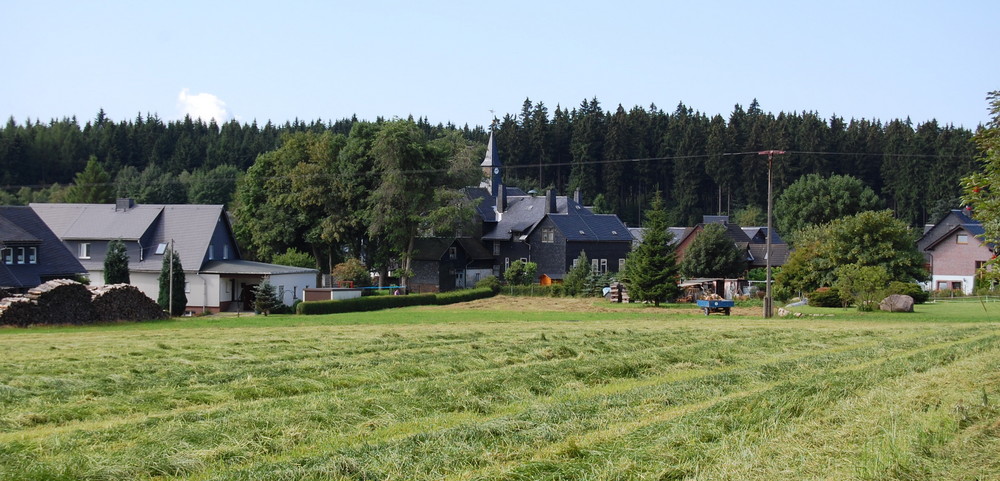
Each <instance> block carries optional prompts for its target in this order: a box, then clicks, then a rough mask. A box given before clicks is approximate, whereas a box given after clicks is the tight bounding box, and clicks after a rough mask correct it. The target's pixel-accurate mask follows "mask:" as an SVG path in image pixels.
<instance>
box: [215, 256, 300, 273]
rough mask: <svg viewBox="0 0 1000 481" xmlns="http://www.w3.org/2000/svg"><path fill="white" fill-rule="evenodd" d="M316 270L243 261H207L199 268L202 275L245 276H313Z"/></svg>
mask: <svg viewBox="0 0 1000 481" xmlns="http://www.w3.org/2000/svg"><path fill="white" fill-rule="evenodd" d="M316 272H318V271H317V270H316V269H312V268H308V267H295V266H282V265H278V264H266V263H264V262H254V261H248V260H243V259H235V260H233V259H230V260H216V261H208V262H206V263H205V265H204V266H202V268H201V273H203V274H226V275H229V274H247V275H263V276H269V275H275V274H315V273H316Z"/></svg>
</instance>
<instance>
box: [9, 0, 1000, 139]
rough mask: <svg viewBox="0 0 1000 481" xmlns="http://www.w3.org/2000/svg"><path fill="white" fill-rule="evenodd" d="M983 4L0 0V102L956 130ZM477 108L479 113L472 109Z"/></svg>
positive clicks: (987, 65)
mask: <svg viewBox="0 0 1000 481" xmlns="http://www.w3.org/2000/svg"><path fill="white" fill-rule="evenodd" d="M997 19H1000V2H997V1H996V0H988V1H987V0H983V1H973V0H955V1H952V2H940V1H934V2H931V1H921V0H911V1H895V0H891V1H880V0H868V1H853V0H848V1H836V2H810V1H801V0H799V1H782V2H777V1H766V0H760V1H713V0H702V1H672V0H661V1H629V0H619V1H617V2H610V1H600V2H591V1H585V0H580V1H573V2H562V1H541V0H534V1H520V0H508V1H504V2H469V1H426V2H414V1H379V0H363V1H357V0H355V1H351V2H341V1H334V0H330V1H298V0H286V1H284V2H274V1H272V2H259V1H253V0H248V1H231V2H219V1H206V0H202V1H197V2H195V1H186V0H178V1H171V2H136V1H97V2H80V1H46V0H31V1H28V0H7V1H5V2H4V8H3V9H2V13H0V31H2V32H4V36H5V37H6V38H7V47H6V48H5V49H4V54H3V55H2V56H0V116H2V117H3V119H4V120H6V119H8V118H10V117H13V118H14V120H15V121H16V122H18V123H23V122H25V121H26V120H27V119H32V120H40V121H42V122H47V121H49V120H52V119H61V118H65V117H73V116H75V117H76V118H77V120H78V121H79V122H80V123H81V124H83V123H85V122H87V121H90V120H93V119H94V118H95V117H96V115H97V112H98V111H99V110H100V109H104V111H105V113H106V115H107V116H108V117H109V118H111V119H112V120H115V121H120V120H131V119H134V118H135V117H136V116H137V115H140V114H141V115H143V116H145V115H147V114H156V115H158V116H159V117H160V118H161V119H163V120H167V121H170V120H177V119H182V118H183V117H184V116H185V115H191V116H192V117H200V118H202V119H204V120H205V121H208V120H209V119H211V118H215V119H216V120H217V121H218V122H220V123H221V122H226V121H229V120H232V119H235V120H237V121H239V122H243V123H249V122H253V121H257V122H258V123H260V124H263V123H266V122H267V121H272V122H274V123H276V124H283V123H284V122H286V121H292V120H295V119H300V120H304V121H312V120H317V119H322V120H324V121H332V120H337V119H342V118H348V117H351V116H352V115H357V117H358V118H359V119H362V120H375V118H376V117H380V116H381V117H384V118H394V117H403V118H405V117H407V116H409V115H412V116H414V117H426V118H427V119H428V120H429V121H430V122H431V123H433V124H437V123H448V122H451V123H454V124H456V125H458V126H462V125H465V124H468V125H470V126H475V125H488V124H489V122H490V120H491V119H492V117H493V116H494V115H496V116H497V117H501V118H502V117H503V116H504V115H505V114H508V113H510V114H514V115H516V114H517V113H519V112H520V110H521V106H522V104H523V103H524V101H525V99H530V101H531V102H532V103H538V102H542V103H544V104H545V105H546V106H547V107H548V108H549V112H550V114H551V113H552V112H553V111H554V110H555V108H556V106H562V107H563V108H575V107H578V106H579V105H580V104H581V102H583V101H584V100H587V99H592V98H596V99H597V100H598V101H599V102H600V104H601V106H602V108H604V109H605V110H608V111H614V110H615V109H617V107H618V105H621V106H623V107H624V108H625V109H626V110H627V109H630V108H632V107H634V106H641V107H646V108H648V107H649V106H650V105H651V104H655V105H656V106H657V107H658V108H660V109H662V110H666V111H668V112H672V111H673V110H674V109H675V108H676V107H677V105H678V104H679V103H681V102H683V103H684V104H685V105H686V106H687V107H689V108H692V109H694V110H697V111H700V112H702V113H704V114H706V115H708V116H714V115H716V114H721V115H722V116H723V117H725V118H727V119H728V117H729V114H730V113H731V112H732V111H733V108H734V106H735V105H737V104H739V105H741V106H743V107H744V108H746V106H748V105H749V104H750V103H751V102H752V101H753V100H754V99H757V101H758V102H759V104H760V107H761V108H762V109H763V110H764V111H766V112H772V113H775V114H777V113H779V112H803V111H810V112H817V113H818V114H819V115H820V116H821V117H823V118H827V119H829V118H830V117H831V116H833V115H837V116H840V117H843V118H845V119H847V120H850V119H851V118H856V119H861V118H865V119H869V120H876V119H877V120H882V121H887V120H891V119H896V118H900V119H905V118H907V117H909V118H910V119H911V120H912V121H913V122H914V123H915V124H919V123H923V122H926V121H929V120H932V119H933V120H937V121H938V123H940V124H942V125H948V124H952V125H955V126H958V127H965V128H969V129H975V128H976V126H977V125H979V124H981V123H982V124H985V123H986V122H987V121H988V120H989V116H988V106H987V102H986V95H987V93H988V92H989V91H992V90H1000V37H998V36H997V35H996V33H995V32H996V25H995V24H996V21H997ZM491 112H493V113H491Z"/></svg>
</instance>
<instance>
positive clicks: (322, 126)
mask: <svg viewBox="0 0 1000 481" xmlns="http://www.w3.org/2000/svg"><path fill="white" fill-rule="evenodd" d="M382 121H383V119H376V120H375V121H374V123H380V122H382ZM358 122H362V121H359V120H358V119H357V118H350V119H341V120H336V121H322V120H316V121H310V122H305V121H301V120H295V121H293V122H286V123H284V124H282V125H276V124H272V123H271V122H267V123H266V124H264V125H259V124H258V123H257V122H252V123H250V124H247V123H239V122H237V121H235V120H234V121H229V122H226V123H224V124H222V125H218V124H216V123H215V122H214V121H212V122H209V123H205V122H203V121H200V120H192V119H190V118H185V119H183V120H180V121H170V122H164V121H163V120H161V119H160V118H158V117H157V116H156V115H145V116H143V115H138V116H136V117H135V118H134V119H131V120H119V121H115V120H112V119H110V118H108V117H107V116H106V115H105V113H104V112H103V110H102V111H100V112H98V114H97V115H96V117H95V118H94V119H92V120H88V121H86V122H84V123H83V124H82V125H81V123H80V122H79V121H78V120H77V119H76V118H64V119H61V120H51V121H49V122H47V123H43V122H41V121H38V120H30V119H29V120H27V121H25V122H23V123H19V122H17V121H15V120H14V119H13V118H11V119H10V120H8V121H7V123H6V124H5V125H4V126H3V128H2V129H0V188H2V191H0V203H3V204H24V203H28V202H63V201H67V198H66V191H67V189H66V186H67V185H68V184H71V183H72V182H73V181H74V179H75V178H77V177H76V176H77V175H78V174H79V173H81V172H83V171H84V168H85V167H86V165H87V162H88V160H89V159H92V158H93V159H96V160H97V162H98V163H99V164H100V166H101V167H103V169H104V171H105V172H107V173H108V174H109V176H108V180H107V183H108V184H109V186H110V187H111V188H112V194H113V195H115V196H119V197H126V196H127V197H132V198H135V199H136V200H137V201H139V202H140V203H185V202H191V203H230V202H231V201H232V199H233V191H234V190H235V188H236V177H237V176H239V175H241V173H243V172H246V171H247V169H248V168H249V167H250V166H251V165H253V163H254V161H255V160H256V158H257V156H258V155H260V154H263V153H266V152H269V151H272V150H275V149H277V148H278V147H280V146H281V145H282V142H283V138H285V136H286V135H287V134H291V133H296V132H314V133H323V132H333V133H337V134H343V135H348V134H349V133H350V131H351V129H352V127H353V126H354V125H355V124H356V123H358ZM414 122H415V123H416V125H417V126H418V127H419V128H420V130H422V131H424V133H425V134H426V135H427V136H428V137H429V138H436V137H440V136H442V135H444V134H446V133H448V132H454V131H457V132H460V133H461V135H462V136H463V137H464V138H465V139H467V140H468V141H469V142H470V143H471V144H472V145H475V146H476V147H477V148H480V149H485V144H486V140H487V137H488V130H487V129H486V128H484V127H482V126H475V127H471V128H470V127H469V126H468V125H465V126H463V127H458V126H455V125H452V124H437V125H432V124H430V123H429V122H428V121H427V119H426V118H419V119H416V120H415V121H414ZM973 133H974V132H972V131H969V130H968V129H964V128H957V127H954V126H952V125H940V124H938V123H937V121H935V120H927V121H922V122H917V123H914V122H913V121H911V120H910V119H908V118H907V119H905V120H901V119H893V120H890V121H881V120H877V119H876V120H866V119H853V118H852V119H849V120H845V119H844V118H842V117H838V116H832V117H830V118H822V117H820V116H819V115H818V114H816V113H814V112H810V111H802V112H798V113H786V112H781V113H778V114H774V113H770V112H766V111H764V110H763V109H762V108H761V106H759V105H758V103H757V102H756V100H754V101H753V102H751V103H750V104H749V106H748V107H746V108H744V107H743V106H740V105H736V106H735V107H734V108H733V111H732V112H730V113H729V114H728V116H723V115H721V114H718V115H714V116H711V117H709V116H708V115H707V114H704V113H701V112H698V111H696V110H693V109H691V108H690V107H687V106H685V105H683V104H680V105H678V106H677V107H676V108H675V109H674V110H673V111H665V110H661V109H659V108H657V107H656V106H653V105H651V106H649V107H648V108H644V107H638V106H637V107H632V108H631V109H628V110H626V109H624V108H622V107H621V106H618V107H617V108H615V109H609V110H606V109H605V108H604V107H602V106H601V104H600V103H599V102H598V100H597V99H591V100H585V101H583V102H581V104H580V105H579V106H577V107H575V108H563V107H560V106H557V107H556V108H555V109H554V110H552V111H550V110H549V108H548V107H547V106H546V105H545V104H544V103H543V102H532V101H531V100H530V99H526V100H525V101H524V104H523V106H522V109H521V111H520V112H518V113H516V114H507V115H504V116H503V117H502V118H500V119H497V121H496V131H495V135H496V137H497V146H498V149H499V155H500V158H501V161H502V162H503V164H504V165H505V166H506V167H507V169H506V173H505V176H506V182H507V184H509V185H514V186H518V187H521V188H522V189H524V190H526V191H527V190H529V189H536V190H537V191H539V192H541V191H542V190H543V189H545V188H555V189H556V190H557V191H558V192H560V193H562V194H566V193H570V192H572V191H574V190H577V189H579V190H580V191H581V193H582V195H583V197H584V201H585V202H586V203H589V204H592V205H594V206H595V208H596V209H597V210H598V211H601V212H608V213H616V214H618V215H619V216H620V217H621V218H622V219H623V220H624V221H625V222H626V223H628V224H629V225H638V224H639V223H640V221H639V220H640V219H641V216H642V211H643V209H645V208H646V207H647V206H648V205H649V203H650V200H651V199H650V197H651V195H652V193H654V192H656V191H657V190H659V191H661V192H663V195H664V196H665V198H666V205H667V207H668V209H669V211H670V214H671V215H670V222H671V224H672V225H694V224H696V223H698V222H700V221H701V217H702V215H704V214H717V213H721V214H732V215H742V219H744V222H747V220H746V219H751V220H753V219H756V220H758V221H761V222H762V221H763V216H762V212H763V211H764V209H765V207H766V201H767V198H766V196H767V157H766V156H762V155H759V154H758V152H760V151H763V150H771V149H774V150H783V151H785V152H786V153H785V154H784V155H779V156H776V157H775V159H774V164H773V182H774V189H775V196H777V195H778V194H780V193H781V191H782V189H783V188H784V187H786V186H788V185H789V184H791V183H792V182H794V181H795V180H796V179H798V178H799V177H801V176H803V175H806V174H814V173H815V174H820V175H824V176H827V175H832V174H846V175H851V176H854V177H856V178H858V179H860V180H861V181H863V182H864V183H865V184H866V185H867V186H869V187H871V188H872V189H873V190H874V191H875V192H876V193H877V194H878V195H879V196H880V197H881V199H882V201H883V202H884V204H885V206H886V207H889V208H891V209H893V210H894V212H895V214H896V216H897V217H898V218H899V219H901V220H903V221H905V222H907V223H909V224H911V225H921V224H924V223H927V222H935V221H936V220H937V218H938V217H940V216H941V215H943V214H944V213H946V212H947V210H948V209H951V208H956V207H958V205H959V195H960V185H959V179H961V178H962V177H964V176H966V175H968V174H969V173H971V172H973V171H974V170H976V169H978V168H979V166H978V163H977V162H976V160H975V159H976V158H977V157H978V156H979V154H978V152H977V150H976V147H975V145H974V144H973V143H972V142H971V137H972V135H973Z"/></svg>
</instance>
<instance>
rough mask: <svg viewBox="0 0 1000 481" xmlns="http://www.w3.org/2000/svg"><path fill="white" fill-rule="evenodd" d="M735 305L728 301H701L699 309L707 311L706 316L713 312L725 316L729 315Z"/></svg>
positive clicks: (699, 301)
mask: <svg viewBox="0 0 1000 481" xmlns="http://www.w3.org/2000/svg"><path fill="white" fill-rule="evenodd" d="M733 305H735V303H734V302H733V301H729V300H726V299H699V300H698V307H700V308H702V310H704V311H705V315H706V316H707V315H709V314H711V313H713V312H721V313H724V314H725V315H727V316H728V315H729V310H730V309H732V307H733Z"/></svg>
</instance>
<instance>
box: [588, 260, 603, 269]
mask: <svg viewBox="0 0 1000 481" xmlns="http://www.w3.org/2000/svg"><path fill="white" fill-rule="evenodd" d="M599 262H600V261H598V260H597V259H593V260H591V261H590V270H591V271H594V272H598V269H600V268H601V265H600V264H599Z"/></svg>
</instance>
